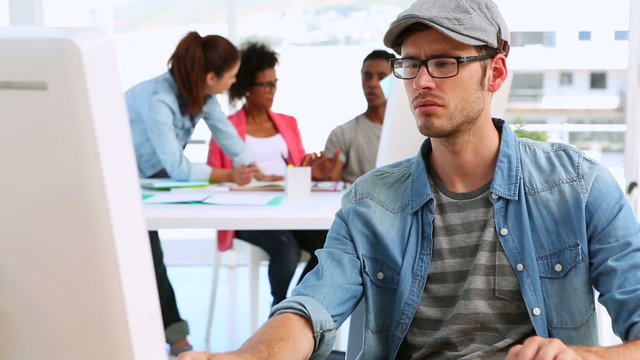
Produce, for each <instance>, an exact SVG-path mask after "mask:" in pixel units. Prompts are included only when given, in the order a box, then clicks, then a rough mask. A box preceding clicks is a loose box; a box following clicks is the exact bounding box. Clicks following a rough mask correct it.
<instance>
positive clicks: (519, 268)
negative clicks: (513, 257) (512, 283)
mask: <svg viewBox="0 0 640 360" xmlns="http://www.w3.org/2000/svg"><path fill="white" fill-rule="evenodd" d="M516 270H518V271H522V270H524V265H522V264H518V265H516Z"/></svg>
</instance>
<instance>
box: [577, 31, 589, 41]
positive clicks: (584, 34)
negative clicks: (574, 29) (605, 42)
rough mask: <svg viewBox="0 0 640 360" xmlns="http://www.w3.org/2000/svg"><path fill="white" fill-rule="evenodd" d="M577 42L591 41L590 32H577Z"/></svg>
mask: <svg viewBox="0 0 640 360" xmlns="http://www.w3.org/2000/svg"><path fill="white" fill-rule="evenodd" d="M578 40H580V41H589V40H591V31H579V32H578Z"/></svg>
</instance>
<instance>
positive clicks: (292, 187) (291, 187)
mask: <svg viewBox="0 0 640 360" xmlns="http://www.w3.org/2000/svg"><path fill="white" fill-rule="evenodd" d="M284 178H285V183H284V188H285V191H286V192H287V196H291V197H301V196H307V195H309V194H311V167H310V166H288V167H287V172H286V174H285V177H284Z"/></svg>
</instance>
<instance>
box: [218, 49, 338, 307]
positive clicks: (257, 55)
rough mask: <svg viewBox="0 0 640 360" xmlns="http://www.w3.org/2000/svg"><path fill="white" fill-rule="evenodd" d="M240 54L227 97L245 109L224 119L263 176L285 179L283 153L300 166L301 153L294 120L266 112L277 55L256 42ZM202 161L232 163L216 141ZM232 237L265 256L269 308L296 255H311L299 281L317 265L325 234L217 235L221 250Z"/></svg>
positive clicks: (280, 294) (281, 293)
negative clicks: (242, 141)
mask: <svg viewBox="0 0 640 360" xmlns="http://www.w3.org/2000/svg"><path fill="white" fill-rule="evenodd" d="M241 53H242V62H241V64H242V65H240V69H239V70H238V74H237V75H236V77H237V81H236V82H235V83H234V84H233V85H232V86H231V89H229V98H230V101H232V102H236V101H242V100H243V101H244V105H243V106H242V108H241V109H240V110H239V111H238V112H236V113H235V114H233V115H230V116H229V120H230V121H231V123H232V124H233V125H234V126H235V127H236V129H237V130H238V134H239V135H240V137H241V138H242V139H244V141H245V143H246V144H247V147H248V149H249V150H250V151H251V153H253V154H255V156H256V158H255V160H256V163H257V164H258V166H259V167H260V168H261V169H262V170H263V171H264V172H265V173H268V174H273V175H280V176H284V173H285V169H286V164H285V162H284V161H283V160H282V156H283V154H285V156H286V157H287V158H288V159H289V161H290V162H292V163H294V164H296V165H299V164H300V163H301V162H302V160H303V158H304V156H305V151H304V147H303V146H302V138H301V137H300V131H299V130H298V123H297V121H296V119H295V118H294V117H293V116H289V115H284V114H279V113H276V112H273V111H271V106H272V105H273V99H274V96H275V94H276V90H277V85H278V78H277V76H276V69H275V67H276V65H277V64H278V54H277V53H276V52H275V51H273V50H272V49H270V48H269V47H268V46H267V45H265V44H262V43H257V42H250V43H247V44H245V45H244V47H243V48H242V50H241ZM207 163H208V164H209V165H210V166H212V167H214V168H223V169H229V168H232V167H233V163H232V161H231V159H229V157H227V156H226V155H225V154H223V152H222V151H221V148H220V145H219V143H218V142H217V141H216V139H211V143H210V146H209V158H208V161H207ZM234 233H235V237H237V238H239V239H241V240H244V241H247V242H249V243H251V244H253V245H256V246H259V247H260V248H262V249H263V250H264V251H265V252H267V254H269V256H270V261H269V282H270V284H271V295H272V296H273V305H275V304H277V303H279V302H280V301H282V300H284V299H285V297H286V295H287V290H288V288H289V283H290V282H291V279H292V278H293V275H294V272H295V270H296V267H297V265H298V262H299V261H300V254H301V253H300V251H301V250H306V251H308V252H309V253H311V259H310V260H309V262H308V263H307V265H306V267H305V268H304V271H303V272H302V275H301V276H300V279H299V280H301V279H302V278H303V277H304V275H306V274H307V273H308V272H309V271H310V270H311V269H313V267H315V265H316V264H317V263H318V259H317V258H316V256H315V255H314V251H315V250H317V249H319V248H321V247H322V246H323V245H324V240H325V238H326V235H327V231H324V230H270V231H267V230H251V231H248V230H243V231H236V232H233V231H219V232H218V247H219V249H220V250H226V249H229V248H230V247H231V242H232V241H233V238H234ZM299 280H298V281H299Z"/></svg>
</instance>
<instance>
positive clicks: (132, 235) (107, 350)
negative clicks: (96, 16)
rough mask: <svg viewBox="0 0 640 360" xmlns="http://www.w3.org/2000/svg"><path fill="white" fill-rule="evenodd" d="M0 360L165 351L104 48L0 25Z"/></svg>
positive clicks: (111, 61) (118, 101) (87, 35)
mask: <svg viewBox="0 0 640 360" xmlns="http://www.w3.org/2000/svg"><path fill="white" fill-rule="evenodd" d="M0 54H2V55H1V56H0V124H1V127H0V167H1V168H2V175H1V176H0V192H1V194H0V199H1V200H0V203H1V205H0V329H2V330H1V331H0V333H2V335H0V359H7V360H9V359H52V358H53V359H65V360H87V359H91V360H114V359H118V360H128V359H139V360H149V359H166V358H167V354H166V350H165V345H164V335H163V330H162V319H161V315H160V306H159V303H158V294H157V289H156V283H155V278H154V273H153V265H152V259H151V254H150V249H149V240H148V237H147V233H146V230H145V225H144V219H143V217H142V205H141V194H140V189H139V186H138V176H137V172H136V167H135V158H134V153H133V146H132V141H131V134H130V129H129V124H128V120H127V115H126V110H125V105H124V99H123V97H122V90H121V88H120V84H119V80H118V79H119V77H118V72H117V68H116V61H115V54H114V50H113V44H112V42H111V40H110V38H109V37H108V35H107V34H106V32H104V31H100V30H98V29H51V28H28V27H15V28H2V29H0Z"/></svg>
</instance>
